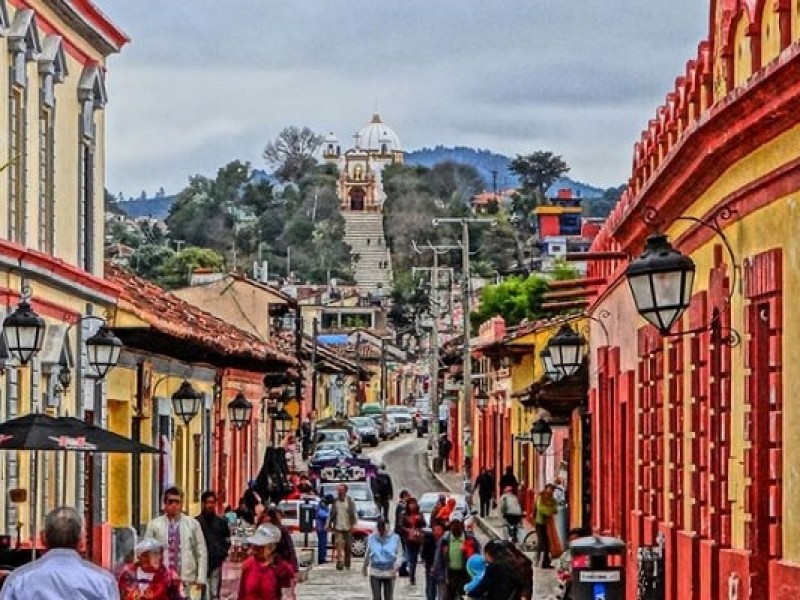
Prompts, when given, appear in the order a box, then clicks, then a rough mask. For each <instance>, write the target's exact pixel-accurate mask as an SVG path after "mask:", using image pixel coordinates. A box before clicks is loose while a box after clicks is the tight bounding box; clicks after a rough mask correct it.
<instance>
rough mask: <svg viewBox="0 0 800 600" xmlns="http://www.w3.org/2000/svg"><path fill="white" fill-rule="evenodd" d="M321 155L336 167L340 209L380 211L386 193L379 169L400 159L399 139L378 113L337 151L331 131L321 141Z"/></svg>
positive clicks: (334, 137)
mask: <svg viewBox="0 0 800 600" xmlns="http://www.w3.org/2000/svg"><path fill="white" fill-rule="evenodd" d="M322 156H323V158H324V159H325V160H326V161H329V162H332V163H335V164H336V165H337V166H338V167H339V173H340V177H339V198H340V200H341V208H342V211H355V212H380V211H381V207H382V206H383V201H384V200H385V198H386V195H385V194H384V192H383V182H382V181H381V171H383V168H384V167H385V166H387V165H391V164H398V163H402V162H403V157H404V152H403V148H402V146H401V144H400V138H399V137H398V136H397V134H396V133H395V132H394V130H393V129H392V128H391V127H389V126H388V125H387V124H386V123H384V121H383V119H382V118H381V116H380V115H379V114H378V113H375V114H373V115H372V119H371V120H370V122H369V123H367V125H366V126H365V127H364V128H362V129H361V131H359V132H358V133H356V134H355V135H353V146H352V147H351V148H349V149H347V150H345V151H344V152H342V151H341V146H340V144H339V140H338V139H337V138H336V135H334V133H333V132H331V133H330V134H328V136H327V137H326V138H325V141H324V143H323V152H322Z"/></svg>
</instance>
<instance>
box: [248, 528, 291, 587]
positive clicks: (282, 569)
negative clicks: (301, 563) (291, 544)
mask: <svg viewBox="0 0 800 600" xmlns="http://www.w3.org/2000/svg"><path fill="white" fill-rule="evenodd" d="M280 539H281V531H280V529H278V528H277V527H275V526H274V525H271V524H267V525H260V526H259V527H258V529H256V532H255V534H253V535H252V536H250V537H249V538H247V540H246V542H247V544H248V545H249V546H250V548H251V551H252V555H251V556H249V557H248V558H246V559H245V561H244V562H243V563H242V575H241V579H240V581H239V596H238V599H239V600H291V599H292V597H293V595H294V594H293V593H292V592H291V590H292V586H293V585H294V573H293V572H292V567H291V566H290V565H289V563H287V562H286V561H285V560H283V558H281V557H280V555H279V554H278V552H277V550H276V548H277V546H278V542H280Z"/></svg>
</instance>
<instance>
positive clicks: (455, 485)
mask: <svg viewBox="0 0 800 600" xmlns="http://www.w3.org/2000/svg"><path fill="white" fill-rule="evenodd" d="M428 469H429V470H430V472H431V474H432V475H433V477H434V478H435V479H436V480H437V481H438V482H439V483H441V484H442V485H443V486H444V487H445V488H446V489H448V490H450V491H451V492H452V493H454V494H463V493H465V491H464V480H463V478H462V476H461V474H460V473H456V472H454V471H448V472H447V473H436V472H435V471H434V470H433V461H432V460H431V456H430V454H429V456H428ZM475 522H476V523H477V524H478V527H480V529H481V530H482V531H483V533H484V534H486V536H487V537H489V538H493V539H498V538H503V537H505V536H504V531H503V529H504V528H503V520H502V518H501V517H500V515H498V514H496V511H492V514H491V515H490V516H489V517H486V518H481V517H479V516H477V515H476V516H475ZM530 528H531V524H530V522H528V521H526V522H525V523H524V524H523V531H522V532H520V536H524V535H525V533H526V532H527V531H528V530H529V529H530ZM525 554H526V555H527V556H528V558H530V559H531V560H533V558H534V557H533V554H532V553H525ZM558 589H559V586H558V580H557V579H556V572H555V570H554V569H539V568H536V567H534V569H533V597H534V598H536V600H556V599H557V598H558V597H559V596H558V595H557V594H558Z"/></svg>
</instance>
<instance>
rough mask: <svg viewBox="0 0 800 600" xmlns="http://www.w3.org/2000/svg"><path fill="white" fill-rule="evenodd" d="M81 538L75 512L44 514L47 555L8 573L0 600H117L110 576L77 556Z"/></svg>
mask: <svg viewBox="0 0 800 600" xmlns="http://www.w3.org/2000/svg"><path fill="white" fill-rule="evenodd" d="M82 539H83V520H82V519H81V517H80V515H79V514H78V511H76V510H75V509H74V508H71V507H69V506H62V507H60V508H56V509H55V510H53V511H51V512H50V513H48V515H47V516H46V517H45V519H44V533H43V534H42V542H43V543H44V545H45V548H47V553H46V554H45V555H44V556H43V557H41V558H40V559H38V560H35V561H33V562H32V563H30V564H27V565H25V566H24V567H20V568H19V569H16V570H14V571H12V573H11V574H10V575H9V576H8V578H7V579H6V582H5V585H3V589H2V591H0V600H64V599H65V598H68V599H69V600H119V589H118V588H117V583H116V581H114V578H113V577H112V576H111V573H109V572H107V571H104V570H103V569H101V568H100V567H98V566H97V565H94V564H92V563H90V562H88V561H85V560H83V559H82V558H81V557H80V554H78V548H79V547H80V544H81V541H82Z"/></svg>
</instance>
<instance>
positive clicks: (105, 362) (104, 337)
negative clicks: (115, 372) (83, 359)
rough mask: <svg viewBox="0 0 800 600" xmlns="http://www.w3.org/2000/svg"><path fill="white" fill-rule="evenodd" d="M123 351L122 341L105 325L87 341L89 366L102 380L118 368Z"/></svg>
mask: <svg viewBox="0 0 800 600" xmlns="http://www.w3.org/2000/svg"><path fill="white" fill-rule="evenodd" d="M121 351H122V340H120V339H119V338H118V337H117V336H116V335H114V333H113V332H112V331H111V330H110V329H109V328H108V327H106V326H105V325H104V326H103V327H101V328H100V329H98V330H97V333H95V334H94V335H93V336H92V337H90V338H89V339H88V340H86V353H87V355H88V359H89V364H90V365H91V366H92V367H93V368H94V370H95V371H96V372H97V376H98V377H99V378H100V379H102V378H103V377H105V376H106V374H107V373H108V372H109V371H110V370H111V369H113V368H114V367H116V366H117V362H118V361H119V354H120V352H121Z"/></svg>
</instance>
